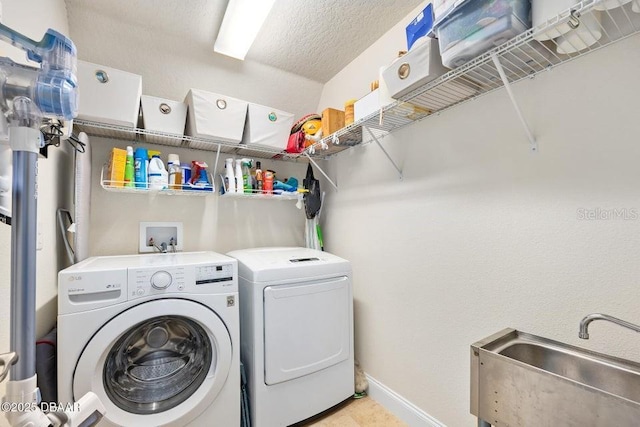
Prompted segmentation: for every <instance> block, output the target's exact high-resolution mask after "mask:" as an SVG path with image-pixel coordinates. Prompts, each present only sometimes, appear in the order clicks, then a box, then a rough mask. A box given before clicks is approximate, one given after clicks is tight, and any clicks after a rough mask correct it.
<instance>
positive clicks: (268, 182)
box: [262, 170, 276, 194]
mask: <svg viewBox="0 0 640 427" xmlns="http://www.w3.org/2000/svg"><path fill="white" fill-rule="evenodd" d="M275 174H276V173H275V172H274V171H272V170H266V171H265V172H264V182H263V183H262V185H263V192H264V193H266V194H271V193H273V181H274V178H275Z"/></svg>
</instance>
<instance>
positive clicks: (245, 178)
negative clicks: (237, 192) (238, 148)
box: [242, 159, 253, 193]
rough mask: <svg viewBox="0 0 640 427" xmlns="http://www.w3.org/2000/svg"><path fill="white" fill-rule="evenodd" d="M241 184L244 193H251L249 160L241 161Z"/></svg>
mask: <svg viewBox="0 0 640 427" xmlns="http://www.w3.org/2000/svg"><path fill="white" fill-rule="evenodd" d="M242 184H243V185H242V186H243V187H244V192H245V193H252V192H253V185H252V182H251V159H242Z"/></svg>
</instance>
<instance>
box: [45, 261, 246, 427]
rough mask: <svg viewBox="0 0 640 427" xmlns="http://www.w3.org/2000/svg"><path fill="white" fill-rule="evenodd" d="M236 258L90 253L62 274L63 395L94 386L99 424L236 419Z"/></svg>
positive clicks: (226, 424)
mask: <svg viewBox="0 0 640 427" xmlns="http://www.w3.org/2000/svg"><path fill="white" fill-rule="evenodd" d="M237 268H238V267H237V262H236V260H234V259H232V258H229V257H226V256H224V255H221V254H217V253H214V252H193V253H175V254H153V255H131V256H110V257H94V258H89V259H86V260H84V261H82V262H80V263H78V264H76V265H74V266H72V267H69V268H67V269H65V270H63V271H61V272H60V273H59V275H58V358H57V360H58V400H59V401H60V402H65V403H66V402H73V401H76V400H77V399H79V398H80V397H82V396H83V395H84V394H85V393H87V392H89V391H92V392H94V393H95V394H97V395H98V397H99V398H100V400H101V401H102V403H103V404H104V406H105V408H106V410H107V412H106V414H105V417H104V418H103V419H102V421H101V423H100V424H99V425H100V426H136V427H138V426H149V427H150V426H154V427H155V426H187V425H188V426H220V427H233V426H239V425H240V359H239V354H240V352H239V349H240V347H239V342H240V341H239V339H240V335H239V307H238V282H237V277H238V276H237V271H238V270H237Z"/></svg>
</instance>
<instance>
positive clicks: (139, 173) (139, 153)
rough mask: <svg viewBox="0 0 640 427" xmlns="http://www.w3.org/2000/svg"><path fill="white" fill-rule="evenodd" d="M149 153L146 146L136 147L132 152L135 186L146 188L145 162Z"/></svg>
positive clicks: (147, 185) (147, 181)
mask: <svg viewBox="0 0 640 427" xmlns="http://www.w3.org/2000/svg"><path fill="white" fill-rule="evenodd" d="M148 156H149V154H148V152H147V149H146V148H142V147H138V148H136V151H135V152H134V154H133V167H134V178H135V183H136V188H148V187H149V180H148V176H147V164H148V162H149V157H148Z"/></svg>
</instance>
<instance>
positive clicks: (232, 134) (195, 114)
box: [184, 89, 248, 142]
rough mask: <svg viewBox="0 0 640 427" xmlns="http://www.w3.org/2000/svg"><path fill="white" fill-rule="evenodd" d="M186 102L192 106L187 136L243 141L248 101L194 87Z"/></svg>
mask: <svg viewBox="0 0 640 427" xmlns="http://www.w3.org/2000/svg"><path fill="white" fill-rule="evenodd" d="M184 102H185V104H187V107H188V109H187V126H186V129H185V134H186V135H189V136H195V137H198V138H206V139H213V140H220V141H225V142H240V141H241V140H242V132H243V130H244V122H245V119H246V117H247V104H248V103H247V102H246V101H241V100H239V99H235V98H231V97H230V96H225V95H220V94H217V93H212V92H207V91H204V90H199V89H191V90H190V91H189V93H188V94H187V97H186V98H185V101H184Z"/></svg>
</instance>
